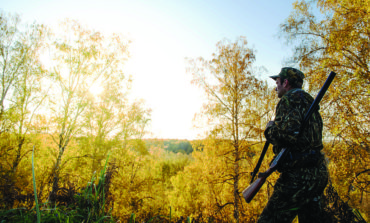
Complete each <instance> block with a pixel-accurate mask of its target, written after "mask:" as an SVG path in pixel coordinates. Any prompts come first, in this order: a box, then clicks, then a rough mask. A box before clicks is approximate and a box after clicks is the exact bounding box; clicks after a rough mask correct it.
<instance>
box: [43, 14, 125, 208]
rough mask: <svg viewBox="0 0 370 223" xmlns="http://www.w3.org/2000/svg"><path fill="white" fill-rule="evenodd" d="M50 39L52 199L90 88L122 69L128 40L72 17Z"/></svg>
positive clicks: (87, 102)
mask: <svg viewBox="0 0 370 223" xmlns="http://www.w3.org/2000/svg"><path fill="white" fill-rule="evenodd" d="M52 40H53V41H52V44H51V48H50V55H51V56H52V62H53V63H52V66H50V72H51V73H52V74H53V75H54V81H55V87H54V89H55V91H54V95H53V98H54V100H53V101H52V102H51V104H52V105H51V114H52V120H53V126H52V134H51V135H52V137H53V140H54V142H55V144H56V145H57V148H58V151H57V154H56V159H55V161H54V167H53V168H54V169H53V171H52V172H53V176H52V190H51V192H50V195H49V199H50V201H51V202H53V201H55V196H56V193H57V190H58V180H59V173H60V167H61V163H62V158H63V154H64V152H65V150H66V149H67V148H68V144H69V142H70V140H71V139H72V138H73V137H74V136H78V135H80V134H81V128H82V126H83V122H82V121H83V115H84V112H85V111H86V108H87V106H88V104H89V103H92V100H93V97H92V95H91V93H90V88H91V87H93V86H94V84H97V83H98V84H103V83H105V82H106V81H107V80H108V79H109V78H110V77H111V76H116V75H119V74H122V73H123V70H122V65H123V63H124V61H125V60H126V59H127V57H128V51H127V46H128V43H129V42H128V41H127V40H125V39H124V38H122V36H120V35H115V34H114V35H112V36H110V37H104V36H103V35H102V34H101V33H99V32H96V31H93V30H90V29H88V28H86V27H83V26H82V25H80V24H79V23H77V22H76V21H71V20H66V22H64V23H62V24H61V26H60V32H58V33H57V35H54V36H53V37H52Z"/></svg>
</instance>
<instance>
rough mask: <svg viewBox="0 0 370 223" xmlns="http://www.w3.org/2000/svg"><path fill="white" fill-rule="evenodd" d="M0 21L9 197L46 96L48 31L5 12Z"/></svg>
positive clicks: (1, 119) (0, 109)
mask: <svg viewBox="0 0 370 223" xmlns="http://www.w3.org/2000/svg"><path fill="white" fill-rule="evenodd" d="M0 21H1V24H0V25H1V31H0V32H1V38H0V51H1V54H0V58H1V60H0V61H1V62H0V66H1V71H2V73H1V78H0V81H1V86H0V90H1V99H0V123H1V124H0V125H1V126H0V138H1V150H2V151H1V154H2V155H1V157H2V160H4V163H2V167H3V168H4V169H3V171H5V172H4V173H2V174H4V175H3V176H2V179H6V180H9V181H8V183H9V182H10V185H7V186H6V188H7V190H8V191H7V192H4V195H5V196H9V195H10V194H12V192H11V191H9V190H11V188H14V186H15V185H14V184H15V182H16V176H17V169H18V166H19V164H20V162H21V161H22V159H23V158H24V157H25V156H26V155H27V154H29V152H30V151H31V149H32V146H29V147H28V148H25V147H26V145H27V144H28V143H30V142H31V141H32V137H31V136H30V134H31V133H33V134H34V133H36V131H37V130H36V129H35V128H34V126H33V122H34V120H35V117H36V115H37V113H38V110H39V108H40V105H41V103H42V102H43V100H44V99H45V96H46V95H47V94H45V89H44V88H43V85H42V83H43V80H44V79H45V73H44V72H43V69H42V66H41V63H40V61H39V53H40V49H41V48H42V45H43V43H44V41H43V38H44V33H45V31H46V30H45V27H43V26H42V25H37V24H32V25H30V26H26V25H23V24H22V23H21V22H20V18H19V16H18V15H6V14H5V13H3V12H2V13H1V15H0ZM9 178H10V179H9ZM19 178H22V177H19Z"/></svg>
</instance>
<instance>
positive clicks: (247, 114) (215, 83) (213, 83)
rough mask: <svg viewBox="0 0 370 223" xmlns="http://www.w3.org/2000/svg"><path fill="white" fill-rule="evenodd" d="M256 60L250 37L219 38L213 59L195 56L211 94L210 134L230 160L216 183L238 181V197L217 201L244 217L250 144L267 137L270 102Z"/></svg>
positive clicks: (193, 67)
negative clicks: (244, 165) (243, 192)
mask: <svg viewBox="0 0 370 223" xmlns="http://www.w3.org/2000/svg"><path fill="white" fill-rule="evenodd" d="M254 61H255V55H254V51H253V50H252V49H250V48H248V46H247V40H246V38H244V37H241V38H239V39H238V40H237V41H235V42H230V41H227V40H225V41H221V42H219V43H218V44H217V52H216V53H214V54H213V55H212V59H211V60H205V59H203V58H198V59H196V60H190V61H189V64H190V67H189V71H190V72H191V73H192V75H193V83H194V84H196V85H198V86H199V87H201V88H202V89H203V90H204V91H205V93H206V95H207V96H208V102H207V103H206V104H205V106H204V111H202V114H203V116H202V117H203V118H205V119H207V120H208V122H207V123H208V126H207V128H209V129H210V131H209V135H208V136H209V137H210V139H211V141H213V143H211V144H213V145H214V149H215V150H216V151H215V152H214V154H215V155H216V156H217V157H218V159H219V160H220V161H221V162H222V163H223V165H224V167H223V169H222V171H219V172H217V173H218V175H221V176H219V177H217V179H214V183H216V184H224V185H232V191H233V193H232V194H233V195H232V199H230V198H227V199H226V201H222V200H223V199H221V200H219V201H216V203H218V204H217V206H218V208H219V209H223V208H225V207H227V206H229V205H231V206H232V207H233V216H234V219H235V221H236V222H238V221H239V220H240V205H241V202H242V200H241V189H240V187H241V185H240V182H241V179H244V180H245V179H246V172H247V171H246V170H245V169H242V168H241V164H242V163H243V162H244V161H247V162H250V160H248V158H247V157H248V155H247V154H248V148H249V147H250V146H251V145H252V144H253V141H252V139H254V140H255V139H261V138H262V135H263V130H264V127H265V126H264V124H265V121H264V118H263V117H266V115H268V114H269V113H268V112H266V110H265V109H266V108H265V109H261V108H263V106H261V105H262V104H263V103H261V102H260V101H264V99H263V97H264V96H265V94H266V92H268V90H267V89H268V86H267V84H266V83H265V82H263V81H261V80H259V79H257V78H256V76H255V75H254V73H253V66H252V65H253V62H254ZM268 94H270V92H268ZM271 105H272V104H271ZM267 107H269V106H267ZM267 109H269V108H267ZM207 144H209V143H207ZM221 145H223V146H221ZM222 160H223V161H222ZM245 185H246V184H244V185H243V186H245ZM242 189H244V188H242Z"/></svg>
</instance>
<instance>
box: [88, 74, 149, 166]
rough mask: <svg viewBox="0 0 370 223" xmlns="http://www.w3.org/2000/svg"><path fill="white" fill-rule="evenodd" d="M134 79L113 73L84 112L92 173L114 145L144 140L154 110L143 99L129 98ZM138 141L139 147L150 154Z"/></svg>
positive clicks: (137, 148) (120, 145)
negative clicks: (149, 108)
mask: <svg viewBox="0 0 370 223" xmlns="http://www.w3.org/2000/svg"><path fill="white" fill-rule="evenodd" d="M130 85H131V79H130V78H125V76H124V75H117V76H110V78H109V79H108V80H107V81H106V82H105V83H104V84H103V86H102V88H103V91H102V92H101V93H100V94H99V95H97V96H96V98H95V100H94V103H90V104H89V105H88V107H87V110H86V114H85V115H84V121H83V123H85V124H84V126H83V135H84V137H85V139H86V140H87V145H88V146H87V147H88V150H89V152H88V153H91V155H92V172H94V171H96V170H97V169H98V167H100V164H101V161H102V160H104V159H105V158H106V157H107V154H108V152H109V151H110V150H111V149H113V148H118V147H119V148H121V149H127V148H126V147H127V145H128V141H129V140H133V139H136V140H138V141H140V140H141V139H142V137H143V136H144V135H145V133H146V132H145V129H146V127H147V125H148V123H149V116H150V110H148V109H145V108H144V105H143V103H142V101H134V102H130V100H129V99H128V97H127V94H128V89H129V88H130ZM138 141H137V143H136V144H135V149H136V150H138V151H139V152H140V153H141V154H147V151H146V147H145V146H140V143H139V142H138Z"/></svg>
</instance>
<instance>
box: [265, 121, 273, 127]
mask: <svg viewBox="0 0 370 223" xmlns="http://www.w3.org/2000/svg"><path fill="white" fill-rule="evenodd" d="M273 124H274V121H269V122H268V123H267V125H266V129H267V128H268V127H270V126H272V125H273Z"/></svg>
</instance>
